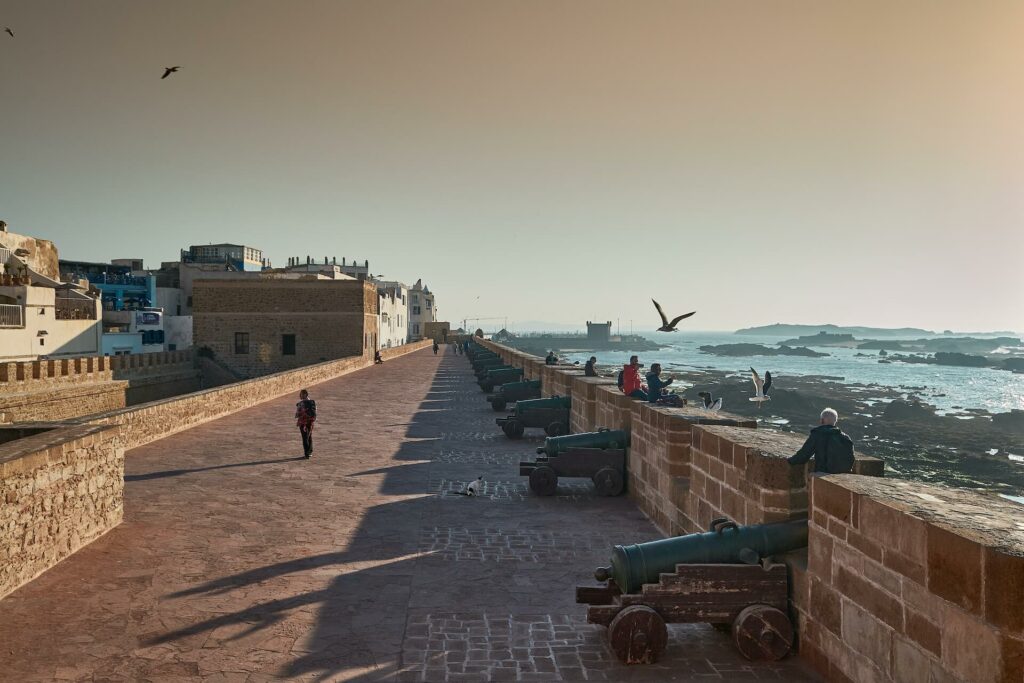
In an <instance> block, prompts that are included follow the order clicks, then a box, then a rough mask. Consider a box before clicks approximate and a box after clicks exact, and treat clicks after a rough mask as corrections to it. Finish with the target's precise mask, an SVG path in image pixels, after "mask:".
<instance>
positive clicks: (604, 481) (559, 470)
mask: <svg viewBox="0 0 1024 683" xmlns="http://www.w3.org/2000/svg"><path fill="white" fill-rule="evenodd" d="M628 445H629V434H628V433H627V432H625V431H622V430H618V429H617V430H611V429H600V430H598V431H596V432H586V433H583V434H572V435H569V436H553V437H548V438H547V439H545V440H544V445H543V446H541V447H540V448H538V449H537V453H538V458H537V459H536V460H534V461H533V462H521V463H519V474H520V476H524V477H529V478H530V490H531V491H533V492H534V493H535V494H537V495H538V496H551V495H554V494H555V492H556V491H557V490H558V478H559V477H588V478H590V479H591V481H593V482H594V488H595V489H597V492H598V493H599V494H600V495H602V496H617V495H619V494H620V493H622V492H623V490H624V489H625V484H626V447H627V446H628Z"/></svg>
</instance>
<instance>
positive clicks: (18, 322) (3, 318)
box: [0, 304, 25, 328]
mask: <svg viewBox="0 0 1024 683" xmlns="http://www.w3.org/2000/svg"><path fill="white" fill-rule="evenodd" d="M0 327H19V328H20V327H25V307H24V306H21V305H19V304H0Z"/></svg>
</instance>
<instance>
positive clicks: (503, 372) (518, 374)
mask: <svg viewBox="0 0 1024 683" xmlns="http://www.w3.org/2000/svg"><path fill="white" fill-rule="evenodd" d="M522 378H523V369H522V368H512V367H501V368H493V369H491V370H488V371H487V374H486V375H484V376H483V377H481V378H480V381H479V382H478V384H479V385H480V388H481V389H482V390H483V392H484V393H485V394H489V393H491V392H492V391H494V387H500V386H501V385H503V384H508V383H509V382H517V381H519V380H520V379H522Z"/></svg>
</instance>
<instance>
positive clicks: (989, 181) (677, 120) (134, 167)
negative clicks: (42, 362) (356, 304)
mask: <svg viewBox="0 0 1024 683" xmlns="http://www.w3.org/2000/svg"><path fill="white" fill-rule="evenodd" d="M0 26H10V27H11V28H12V29H13V30H14V32H15V37H14V38H11V37H10V36H8V35H6V34H3V33H0V218H2V219H4V220H6V221H7V222H8V223H9V224H10V228H11V230H13V231H15V232H21V233H28V234H32V235H36V236H40V237H45V238H48V239H52V240H54V241H56V242H57V246H58V248H59V250H60V253H61V255H62V256H63V257H67V258H77V259H91V260H108V259H110V258H119V257H140V256H141V257H143V258H145V260H146V262H147V265H151V266H157V265H158V264H159V261H161V260H174V259H175V258H176V256H177V253H178V249H179V248H181V247H183V246H187V245H189V244H193V243H205V242H211V241H212V242H243V243H245V244H251V245H252V246H255V247H258V248H262V249H263V250H264V252H265V254H266V255H267V256H269V257H270V258H271V259H272V260H273V262H274V264H275V265H284V263H285V260H286V258H287V257H288V256H294V255H301V256H305V255H306V254H311V255H314V256H316V257H318V258H323V256H325V255H327V256H337V257H338V258H339V259H340V258H341V257H342V256H344V257H347V258H353V257H355V258H358V259H359V260H362V259H364V258H368V259H369V260H370V265H371V270H373V271H374V272H376V273H383V274H384V275H385V276H386V277H388V278H396V279H403V280H406V281H408V282H410V283H412V282H414V281H415V280H416V279H417V278H419V277H422V278H423V279H424V282H425V283H427V284H428V285H429V286H430V287H431V289H432V290H434V291H435V292H436V293H437V295H438V305H439V309H440V313H441V317H442V318H443V319H449V320H452V321H461V319H462V318H463V317H466V316H469V317H474V316H508V317H509V318H510V321H516V320H519V321H522V320H527V319H529V320H547V321H559V322H580V323H582V322H583V321H584V320H586V319H588V318H589V319H596V320H605V319H617V318H618V319H622V321H623V325H625V321H626V320H627V319H633V320H634V324H635V325H636V327H637V328H640V327H647V328H650V327H652V326H653V323H654V322H655V318H654V315H655V314H654V311H653V307H651V306H650V302H649V300H650V298H651V296H654V297H656V298H658V299H659V300H660V301H661V302H662V303H663V304H664V305H665V307H666V309H669V310H670V311H677V312H684V311H688V310H692V309H697V310H698V311H699V312H698V314H697V315H696V316H694V318H692V320H691V322H690V323H689V324H690V326H691V327H692V328H695V329H731V328H734V327H741V326H747V325H755V324H763V323H772V322H776V321H783V322H835V323H840V324H843V323H845V324H867V325H882V326H904V325H915V326H923V327H927V328H935V329H942V328H947V327H951V328H954V329H958V330H979V329H1006V328H1009V329H1018V330H1022V331H1024V273H1022V268H1021V264H1022V257H1024V125H1022V122H1024V50H1022V49H1021V36H1022V35H1024V2H1019V1H1018V0H1009V1H1007V2H986V1H981V2H967V1H963V2H960V1H957V2H941V1H936V0H927V1H922V2H910V1H901V2H897V3H894V2H890V1H889V0H885V1H880V2H869V1H861V0H858V1H857V2H833V1H822V0H808V1H807V2H771V1H764V0H756V1H750V2H728V1H725V0H722V1H717V0H716V1H714V2H709V1H707V0H699V1H694V2H684V1H682V0H679V1H676V2H621V1H619V0H616V1H614V2H599V1H596V0H585V1H580V2H557V1H554V0H544V1H537V2H531V1H523V0H516V1H514V2H494V1H487V0H471V1H467V2H438V1H433V0H430V1H427V0H421V1H416V2H413V1H407V2H406V1H403V2H389V1H387V0H373V1H367V2H340V1H331V2H327V1H322V2H308V1H302V0H288V1H287V2H285V1H283V0H282V1H280V2H262V1H256V0H244V1H243V0H238V1H230V2H229V1H227V0H223V1H217V0H199V1H194V2H184V1H182V0H175V1H174V2H159V3H158V2H142V1H139V0H131V1H122V2H112V1H101V0H89V1H85V0H78V1H70V0H65V1H61V2H51V1H46V0H0ZM173 65H181V67H182V69H181V71H180V72H179V73H177V74H174V75H172V76H171V77H170V78H168V79H166V80H160V75H161V74H162V72H163V67H165V66H173ZM477 297H479V299H477Z"/></svg>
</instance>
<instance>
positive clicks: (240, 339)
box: [235, 332, 249, 353]
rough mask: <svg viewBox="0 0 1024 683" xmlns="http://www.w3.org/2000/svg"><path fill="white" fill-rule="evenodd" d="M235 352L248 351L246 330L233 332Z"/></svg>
mask: <svg viewBox="0 0 1024 683" xmlns="http://www.w3.org/2000/svg"><path fill="white" fill-rule="evenodd" d="M235 353H249V333H248V332H235Z"/></svg>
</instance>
